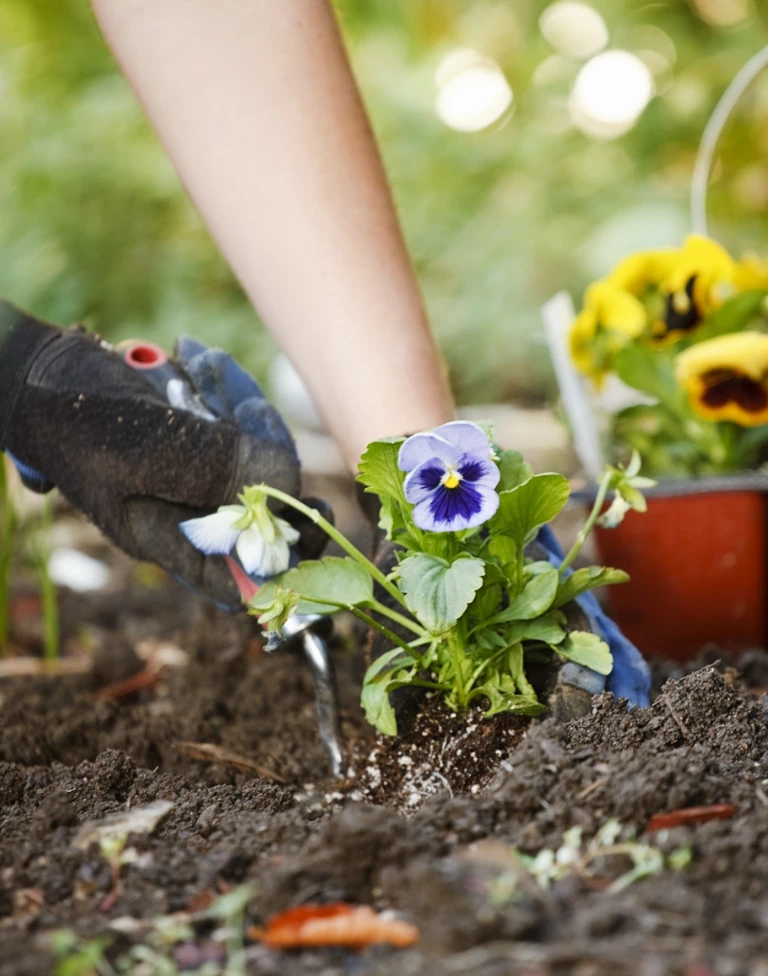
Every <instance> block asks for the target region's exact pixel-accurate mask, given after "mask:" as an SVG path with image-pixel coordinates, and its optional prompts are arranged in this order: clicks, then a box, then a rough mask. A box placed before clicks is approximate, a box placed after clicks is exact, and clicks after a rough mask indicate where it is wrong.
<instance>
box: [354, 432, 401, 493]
mask: <svg viewBox="0 0 768 976" xmlns="http://www.w3.org/2000/svg"><path fill="white" fill-rule="evenodd" d="M404 440H405V438H403V437H397V438H391V439H388V440H380V441H373V443H372V444H369V445H368V447H367V449H366V451H365V454H363V456H362V458H361V459H360V464H359V472H360V473H359V475H358V478H357V480H358V481H359V482H361V484H363V485H365V490H366V491H367V492H371V493H373V494H376V495H388V496H389V497H390V498H396V499H398V501H399V500H401V499H403V497H404V496H403V477H404V475H403V472H402V471H401V470H400V468H399V467H398V464H397V456H398V454H399V452H400V447H401V445H402V443H403V441H404Z"/></svg>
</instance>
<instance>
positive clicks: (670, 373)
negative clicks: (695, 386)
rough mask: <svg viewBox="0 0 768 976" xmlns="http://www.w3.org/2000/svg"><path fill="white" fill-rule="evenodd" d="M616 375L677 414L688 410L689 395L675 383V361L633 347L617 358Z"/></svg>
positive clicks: (652, 351) (625, 349)
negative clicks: (686, 396)
mask: <svg viewBox="0 0 768 976" xmlns="http://www.w3.org/2000/svg"><path fill="white" fill-rule="evenodd" d="M615 368H616V373H617V375H618V377H619V379H620V380H623V381H624V382H625V383H626V384H627V386H631V387H632V389H634V390H639V391H640V392H641V393H645V394H646V395H647V396H651V397H654V398H655V399H656V400H658V401H659V402H660V403H663V404H665V405H666V406H667V407H669V408H670V409H671V410H673V411H675V412H676V413H677V412H679V411H680V410H681V409H683V410H684V406H685V402H686V401H685V392H684V391H683V389H682V387H681V386H680V384H679V383H678V382H677V380H676V379H675V372H674V368H673V365H672V357H671V355H670V354H669V353H668V352H666V351H654V350H652V349H646V348H644V347H642V346H638V345H634V344H632V343H629V344H628V345H626V346H624V347H623V348H622V349H620V350H619V352H618V353H617V354H616V360H615Z"/></svg>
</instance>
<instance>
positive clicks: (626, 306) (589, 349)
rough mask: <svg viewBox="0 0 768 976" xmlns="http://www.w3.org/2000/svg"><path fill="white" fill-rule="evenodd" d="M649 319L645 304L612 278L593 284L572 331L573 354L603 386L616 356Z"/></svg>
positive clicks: (642, 328)
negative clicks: (619, 286)
mask: <svg viewBox="0 0 768 976" xmlns="http://www.w3.org/2000/svg"><path fill="white" fill-rule="evenodd" d="M646 321H647V316H646V311H645V306H644V305H643V303H642V302H641V301H640V300H639V299H638V298H636V297H635V296H634V295H630V294H629V292H626V291H623V290H622V289H621V288H617V287H616V286H615V285H613V284H611V283H610V282H609V281H598V282H596V283H595V284H593V285H590V286H589V288H588V289H587V291H586V294H585V296H584V308H583V309H582V311H581V312H580V313H579V315H577V316H576V318H575V319H574V322H573V325H572V326H571V331H570V337H569V338H570V348H571V357H572V359H573V362H574V364H575V366H576V368H577V369H578V370H579V371H580V372H582V373H584V374H585V375H587V376H589V377H591V379H592V380H593V382H594V383H595V385H596V386H598V387H600V385H601V384H602V381H603V379H604V377H605V375H606V373H608V372H610V370H611V369H612V366H613V357H614V356H615V354H616V353H617V352H618V351H619V349H621V347H622V346H623V345H624V344H625V343H627V342H628V341H629V340H630V339H635V338H637V336H639V335H641V334H642V332H643V330H644V329H645V326H646Z"/></svg>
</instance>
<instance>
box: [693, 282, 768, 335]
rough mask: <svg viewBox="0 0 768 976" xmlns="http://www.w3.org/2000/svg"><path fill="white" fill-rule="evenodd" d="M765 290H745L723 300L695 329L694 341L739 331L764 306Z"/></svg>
mask: <svg viewBox="0 0 768 976" xmlns="http://www.w3.org/2000/svg"><path fill="white" fill-rule="evenodd" d="M767 294H768V292H766V291H765V290H763V289H757V290H754V291H745V292H743V293H742V294H741V295H736V296H735V297H734V298H731V299H729V300H728V301H727V302H724V303H723V304H722V305H721V306H720V308H718V309H717V311H716V312H713V313H712V314H711V315H710V316H709V318H708V319H707V321H706V322H705V323H704V324H703V325H702V326H701V327H700V328H698V329H697V330H696V333H695V342H697V343H698V342H703V341H704V340H705V339H714V338H715V336H721V335H727V334H728V333H729V332H741V331H742V329H746V328H747V327H748V326H749V324H750V323H751V321H752V319H754V318H757V317H758V316H759V315H760V313H761V312H762V311H763V308H764V305H763V303H764V301H765V298H766V295H767Z"/></svg>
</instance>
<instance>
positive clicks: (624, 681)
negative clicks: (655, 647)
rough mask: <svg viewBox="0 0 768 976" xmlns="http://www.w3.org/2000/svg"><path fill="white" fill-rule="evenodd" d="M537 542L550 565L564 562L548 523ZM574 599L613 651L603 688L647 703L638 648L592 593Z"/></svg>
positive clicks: (648, 685) (647, 688) (646, 677)
mask: <svg viewBox="0 0 768 976" xmlns="http://www.w3.org/2000/svg"><path fill="white" fill-rule="evenodd" d="M537 541H538V542H539V543H541V545H542V546H544V548H545V549H546V550H547V553H548V555H549V561H550V562H551V563H552V565H553V566H559V565H560V563H561V562H562V561H563V552H562V549H561V548H560V545H559V543H558V541H557V539H556V538H555V535H554V532H552V530H551V529H550V528H549V526H548V525H545V526H544V527H543V528H542V529H540V530H539V534H538V537H537ZM576 602H577V603H578V604H579V606H580V607H581V608H582V610H583V611H584V612H585V613H586V615H587V616H588V617H589V619H590V622H591V623H592V624H593V625H594V626H595V628H596V630H598V631H599V632H600V634H601V636H602V637H603V639H604V640H605V641H606V642H607V644H608V646H609V647H610V649H611V653H612V654H613V671H611V673H610V674H609V675H608V677H607V678H606V679H605V689H606V691H610V692H612V693H613V694H614V695H615V696H616V697H617V698H627V699H628V700H629V702H630V703H631V704H632V705H637V706H639V707H641V708H643V707H645V706H646V705H649V704H650V692H651V675H650V672H649V670H648V665H647V663H646V661H645V659H644V658H643V656H642V654H641V653H640V651H638V649H637V648H636V647H635V645H634V644H632V643H631V642H630V641H628V640H627V638H626V637H625V636H624V635H623V634H622V632H621V631H620V630H619V628H618V627H617V626H616V624H615V623H614V622H613V620H611V618H610V617H609V616H608V615H607V614H605V613H604V612H603V610H602V608H601V606H600V604H599V603H598V602H597V600H596V599H595V597H594V595H593V594H592V593H584V594H582V596H580V597H578V598H577V600H576Z"/></svg>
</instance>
